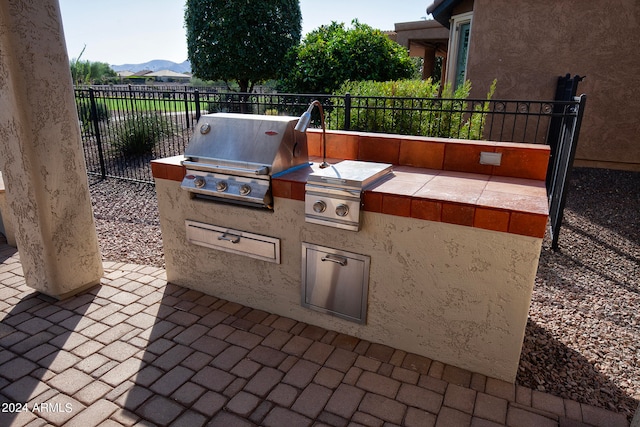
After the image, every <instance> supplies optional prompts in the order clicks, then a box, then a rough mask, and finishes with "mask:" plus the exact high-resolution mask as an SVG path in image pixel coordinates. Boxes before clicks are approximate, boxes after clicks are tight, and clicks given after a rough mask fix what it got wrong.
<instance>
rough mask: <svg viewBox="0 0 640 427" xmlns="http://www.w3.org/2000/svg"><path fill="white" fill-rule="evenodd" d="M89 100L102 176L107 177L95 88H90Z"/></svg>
mask: <svg viewBox="0 0 640 427" xmlns="http://www.w3.org/2000/svg"><path fill="white" fill-rule="evenodd" d="M89 102H90V103H91V115H90V117H91V122H92V123H93V132H94V133H95V135H96V144H97V145H98V160H99V161H100V176H101V177H102V179H105V178H106V177H107V170H106V167H105V164H104V154H103V152H102V138H101V137H100V118H99V117H98V107H97V106H96V97H95V94H94V90H93V88H89Z"/></svg>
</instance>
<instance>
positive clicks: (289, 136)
mask: <svg viewBox="0 0 640 427" xmlns="http://www.w3.org/2000/svg"><path fill="white" fill-rule="evenodd" d="M297 120H298V118H297V117H289V116H264V115H253V114H234V113H215V114H206V115H203V116H201V117H200V120H198V124H197V125H196V129H195V131H194V134H193V137H192V138H191V141H190V142H189V145H188V146H187V148H186V150H185V153H184V155H185V157H186V159H187V161H186V162H185V164H188V167H194V163H200V164H203V167H206V165H213V167H226V168H227V169H229V168H230V169H233V168H237V169H249V170H251V171H254V173H255V174H257V175H273V174H276V173H278V172H282V171H284V170H286V169H289V168H291V167H293V166H297V165H300V164H304V163H308V162H309V155H308V151H307V144H306V134H304V133H303V132H296V131H295V130H294V127H295V125H296V123H297ZM265 167H266V168H267V169H265Z"/></svg>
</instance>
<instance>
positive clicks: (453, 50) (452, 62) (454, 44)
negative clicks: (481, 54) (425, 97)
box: [446, 11, 473, 90]
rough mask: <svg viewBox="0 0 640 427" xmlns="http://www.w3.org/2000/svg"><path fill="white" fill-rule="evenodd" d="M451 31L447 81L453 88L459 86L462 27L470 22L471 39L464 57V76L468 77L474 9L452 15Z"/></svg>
mask: <svg viewBox="0 0 640 427" xmlns="http://www.w3.org/2000/svg"><path fill="white" fill-rule="evenodd" d="M449 22H450V23H451V25H450V27H449V28H450V33H449V47H448V53H447V76H446V79H447V82H448V83H450V84H451V85H452V87H453V90H455V89H456V88H457V79H456V76H457V75H458V71H459V70H458V62H459V59H460V58H458V56H459V46H460V37H461V31H460V30H461V28H462V26H463V25H465V24H469V40H468V42H467V49H466V56H465V58H464V78H465V79H466V78H467V63H468V59H469V46H470V45H471V30H472V28H473V11H471V12H465V13H461V14H459V15H454V16H452V17H451V19H450V21H449Z"/></svg>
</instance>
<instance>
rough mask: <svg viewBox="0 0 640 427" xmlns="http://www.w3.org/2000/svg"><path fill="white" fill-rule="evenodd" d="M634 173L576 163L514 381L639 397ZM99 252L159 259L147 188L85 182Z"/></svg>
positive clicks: (639, 262)
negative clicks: (556, 243) (556, 242)
mask: <svg viewBox="0 0 640 427" xmlns="http://www.w3.org/2000/svg"><path fill="white" fill-rule="evenodd" d="M639 189H640V173H633V172H622V171H610V170H602V169H589V168H577V169H575V170H574V171H573V175H572V180H571V182H570V189H569V196H568V201H567V207H566V209H565V216H564V222H563V227H562V231H561V236H560V242H559V244H560V251H558V252H554V251H553V250H552V249H551V244H550V239H548V238H546V239H545V241H544V243H543V249H542V253H541V256H540V266H539V268H538V275H537V278H536V286H535V288H534V291H533V297H532V301H531V308H530V311H529V322H528V325H527V329H526V336H525V340H524V346H523V351H522V355H521V359H520V368H519V372H518V377H517V380H516V381H517V383H518V384H521V385H524V386H527V387H530V388H532V389H537V390H540V391H545V392H549V393H551V394H554V395H556V396H561V397H565V398H569V399H574V400H577V401H579V402H583V403H587V404H590V405H595V406H600V407H603V408H606V409H609V410H613V411H618V412H622V413H625V414H626V415H627V416H628V418H629V419H631V418H632V417H633V414H634V412H635V410H636V408H637V407H638V401H639V400H640V314H639V312H640V283H639V282H640V192H639V191H638V190H639ZM91 194H92V200H93V208H94V213H95V217H96V225H97V229H98V235H99V239H100V244H101V248H102V253H103V257H104V258H105V259H106V260H110V261H121V262H130V263H139V264H147V265H153V266H159V267H163V266H164V259H163V252H162V239H161V233H160V226H159V219H158V208H157V201H156V198H155V191H154V187H153V186H151V185H146V184H135V183H130V182H124V181H117V180H105V181H98V182H95V183H93V184H92V185H91Z"/></svg>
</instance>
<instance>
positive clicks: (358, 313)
mask: <svg viewBox="0 0 640 427" xmlns="http://www.w3.org/2000/svg"><path fill="white" fill-rule="evenodd" d="M369 265H370V257H368V256H366V255H359V254H355V253H351V252H345V251H340V250H337V249H332V248H327V247H323V246H317V245H313V244H310V243H305V242H303V243H302V292H301V293H302V298H301V299H302V301H301V302H302V305H303V306H304V307H307V308H311V309H314V310H318V311H322V312H324V313H329V314H333V315H335V316H338V317H342V318H344V319H347V320H351V321H354V322H358V323H366V320H367V295H368V292H369Z"/></svg>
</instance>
